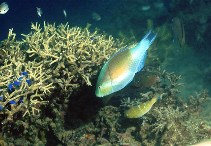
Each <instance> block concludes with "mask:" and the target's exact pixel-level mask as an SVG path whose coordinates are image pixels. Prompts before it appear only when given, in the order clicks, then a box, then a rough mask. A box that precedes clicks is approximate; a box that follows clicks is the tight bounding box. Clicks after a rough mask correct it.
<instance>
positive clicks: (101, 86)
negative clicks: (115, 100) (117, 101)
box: [95, 81, 113, 97]
mask: <svg viewBox="0 0 211 146" xmlns="http://www.w3.org/2000/svg"><path fill="white" fill-rule="evenodd" d="M111 93H113V91H112V86H111V82H110V81H106V82H100V81H99V82H98V83H97V86H96V90H95V95H96V96H97V97H104V96H106V95H109V94H111Z"/></svg>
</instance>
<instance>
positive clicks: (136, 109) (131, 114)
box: [125, 95, 159, 118]
mask: <svg viewBox="0 0 211 146" xmlns="http://www.w3.org/2000/svg"><path fill="white" fill-rule="evenodd" d="M158 99H159V96H158V95H155V96H154V97H153V98H152V99H151V100H149V101H146V102H144V103H141V104H140V105H137V106H132V107H130V108H129V109H128V110H126V111H125V116H126V117H127V118H140V117H142V116H143V115H145V114H146V113H147V112H149V111H150V109H151V108H152V106H153V105H154V103H155V102H156V101H157V100H158Z"/></svg>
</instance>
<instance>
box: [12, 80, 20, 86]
mask: <svg viewBox="0 0 211 146" xmlns="http://www.w3.org/2000/svg"><path fill="white" fill-rule="evenodd" d="M13 85H14V86H15V87H20V85H21V82H19V81H14V82H13Z"/></svg>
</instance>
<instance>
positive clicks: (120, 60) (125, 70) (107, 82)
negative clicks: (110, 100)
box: [95, 31, 156, 97]
mask: <svg viewBox="0 0 211 146" xmlns="http://www.w3.org/2000/svg"><path fill="white" fill-rule="evenodd" d="M155 37H156V34H154V33H152V32H151V31H150V32H148V33H147V34H146V35H145V36H144V38H143V39H142V40H141V41H140V42H139V43H138V44H137V45H136V46H135V47H132V48H124V49H121V50H120V51H118V52H117V53H116V54H114V55H113V56H112V57H111V58H110V59H109V60H108V61H107V62H106V63H105V64H104V66H103V68H102V69H101V71H100V75H99V77H98V81H97V86H96V91H95V94H96V96H97V97H103V96H106V95H109V94H111V93H114V92H116V91H119V90H121V89H122V88H124V87H125V86H126V85H128V84H129V83H130V82H131V81H132V80H133V77H134V76H135V74H136V73H137V72H139V71H140V70H141V69H142V68H143V67H144V63H145V60H146V55H147V49H148V48H149V47H150V45H151V44H152V42H153V41H154V39H155Z"/></svg>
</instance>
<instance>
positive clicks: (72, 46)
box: [22, 23, 123, 93]
mask: <svg viewBox="0 0 211 146" xmlns="http://www.w3.org/2000/svg"><path fill="white" fill-rule="evenodd" d="M23 36H24V39H23V40H22V42H23V44H22V45H23V46H24V47H26V48H27V50H26V53H27V54H28V57H30V58H33V59H34V61H35V62H42V64H43V66H44V67H45V68H46V69H51V70H52V75H53V78H52V79H51V80H52V82H53V83H55V84H57V85H58V86H59V87H60V89H61V90H63V92H64V93H66V92H68V93H69V92H70V91H72V90H73V89H75V88H78V87H79V86H80V85H82V84H84V83H86V84H87V85H89V86H91V85H92V83H91V81H90V79H91V78H92V76H93V75H96V73H97V71H98V70H97V69H96V68H97V67H98V66H99V65H101V64H102V62H103V61H105V60H106V59H108V58H109V56H110V55H111V54H113V53H114V52H115V51H117V48H120V47H122V45H123V44H122V43H121V42H120V41H118V40H115V39H114V38H113V37H111V36H106V35H104V34H99V33H98V32H97V31H94V32H93V33H91V32H90V31H89V30H88V28H84V29H81V28H79V27H72V28H70V26H69V25H68V24H65V25H63V24H61V25H59V26H58V27H56V26H55V25H51V24H46V23H44V28H43V29H42V28H41V27H40V25H39V24H37V23H36V24H32V32H31V33H30V34H28V35H23Z"/></svg>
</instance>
